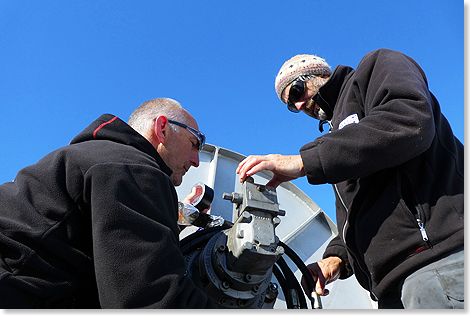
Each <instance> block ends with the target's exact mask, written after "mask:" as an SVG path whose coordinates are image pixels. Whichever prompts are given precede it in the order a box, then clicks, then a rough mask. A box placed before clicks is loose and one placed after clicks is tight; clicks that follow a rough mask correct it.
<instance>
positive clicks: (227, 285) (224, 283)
mask: <svg viewBox="0 0 470 315" xmlns="http://www.w3.org/2000/svg"><path fill="white" fill-rule="evenodd" d="M228 288H230V283H228V281H224V282H222V289H228Z"/></svg>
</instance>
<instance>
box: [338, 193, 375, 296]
mask: <svg viewBox="0 0 470 315" xmlns="http://www.w3.org/2000/svg"><path fill="white" fill-rule="evenodd" d="M333 186H334V187H335V190H336V193H337V194H338V197H339V200H340V201H341V204H342V205H343V207H344V209H345V210H346V220H345V221H344V225H343V243H344V246H345V247H346V250H347V251H348V253H350V254H351V256H353V257H354V259H355V260H356V261H357V265H358V266H359V269H361V271H362V273H363V274H364V275H365V276H366V278H367V281H368V282H369V292H370V294H371V295H373V297H374V298H375V300H376V301H378V300H379V299H378V298H377V296H376V295H375V293H374V292H372V279H371V278H370V277H369V274H368V273H367V272H366V271H365V270H364V269H363V268H362V266H361V264H360V261H359V260H358V259H357V257H356V255H355V254H354V252H353V251H352V250H351V249H349V248H348V244H346V225H348V213H349V209H348V207H346V204H345V203H344V201H343V198H342V197H341V195H340V193H339V189H338V186H337V185H336V184H333Z"/></svg>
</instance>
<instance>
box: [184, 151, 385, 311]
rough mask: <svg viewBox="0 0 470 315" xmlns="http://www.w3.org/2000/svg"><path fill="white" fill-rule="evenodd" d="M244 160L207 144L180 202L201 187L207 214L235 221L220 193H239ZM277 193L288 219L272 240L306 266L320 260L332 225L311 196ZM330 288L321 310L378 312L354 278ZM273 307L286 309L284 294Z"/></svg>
mask: <svg viewBox="0 0 470 315" xmlns="http://www.w3.org/2000/svg"><path fill="white" fill-rule="evenodd" d="M244 158H245V156H243V155H241V154H238V153H236V152H233V151H230V150H227V149H224V148H221V147H217V146H214V145H211V144H206V145H205V146H204V148H203V150H202V152H200V154H199V159H200V165H199V167H198V168H191V169H190V170H189V172H188V173H187V174H186V175H185V176H184V180H183V183H182V184H181V185H180V186H178V187H177V192H178V197H179V200H182V199H183V198H184V197H185V196H187V195H188V194H189V193H190V191H191V188H192V186H194V185H195V184H196V183H199V182H201V183H204V184H206V185H207V186H209V187H211V188H212V189H213V190H214V200H213V202H212V206H211V209H210V213H211V214H214V215H220V216H222V217H223V218H224V219H225V220H227V221H232V222H233V221H234V218H232V212H233V204H232V203H231V202H230V201H228V200H224V199H223V198H222V196H223V194H224V193H232V192H239V190H240V188H241V183H240V182H239V178H238V175H237V174H236V173H235V170H236V169H237V166H238V164H239V163H240V162H241V161H242V160H243V159H244ZM271 177H272V173H271V172H269V171H264V172H260V173H258V174H256V175H254V176H253V178H254V181H255V183H257V184H262V185H264V184H266V183H267V182H268V180H269V179H270V178H271ZM276 192H277V198H278V203H279V209H282V210H285V211H286V215H285V216H282V217H280V219H281V223H280V224H279V225H278V226H277V228H276V235H277V236H278V237H279V239H280V240H281V241H282V242H283V243H285V244H287V245H288V246H289V247H290V248H292V249H293V250H294V251H295V252H296V253H297V255H298V256H300V258H301V259H302V260H303V261H304V263H305V264H309V263H313V262H316V261H318V260H321V258H322V254H323V251H324V250H325V247H326V246H327V245H328V243H329V242H330V240H331V239H332V238H334V237H335V236H336V235H337V233H338V230H337V227H336V225H335V224H334V222H333V221H332V220H331V219H330V218H329V217H328V216H327V215H326V214H325V213H324V212H323V210H322V209H320V207H319V206H318V205H317V204H316V203H315V202H314V201H313V200H312V199H310V197H308V196H307V195H306V194H305V193H304V192H303V191H301V190H300V189H299V188H298V187H297V186H295V185H294V184H292V183H290V182H288V183H284V184H282V185H281V186H279V187H278V188H277V189H276ZM193 231H195V228H194V227H188V228H186V229H185V230H184V231H183V232H182V234H181V237H184V236H186V235H187V234H188V233H191V232H193ZM285 260H286V262H287V263H288V265H289V267H290V268H291V270H292V271H293V272H294V274H295V276H296V277H297V279H298V281H299V283H300V279H301V277H302V275H301V273H300V271H299V270H298V269H297V267H296V266H295V264H293V263H292V262H291V261H290V259H289V258H288V257H286V258H285ZM273 282H275V278H273ZM328 289H329V290H330V294H329V295H328V296H326V297H321V304H322V308H324V309H373V308H377V305H376V303H375V302H373V301H372V300H371V299H370V298H369V293H368V292H367V291H365V290H364V289H363V288H362V287H361V286H360V285H359V284H358V283H357V281H356V279H355V278H354V276H353V277H350V278H349V279H347V280H337V281H335V282H333V283H332V284H329V285H328ZM307 301H308V299H307ZM274 307H275V308H284V309H285V308H286V304H285V301H284V296H283V295H282V290H280V293H279V297H278V299H277V301H276V304H275V305H274ZM309 307H310V304H309Z"/></svg>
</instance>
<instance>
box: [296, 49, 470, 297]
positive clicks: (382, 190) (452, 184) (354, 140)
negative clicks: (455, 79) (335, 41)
mask: <svg viewBox="0 0 470 315" xmlns="http://www.w3.org/2000/svg"><path fill="white" fill-rule="evenodd" d="M314 100H315V101H316V102H317V103H318V104H319V106H320V107H322V108H324V109H325V110H326V111H327V112H329V113H332V119H331V121H330V123H331V127H332V129H331V132H330V133H328V134H325V135H323V136H321V137H319V138H317V139H316V140H315V141H314V142H312V143H309V144H307V145H305V146H304V147H302V148H301V149H300V154H301V157H302V160H303V163H304V165H305V171H306V174H307V178H308V180H309V182H310V183H311V184H324V183H331V184H334V185H333V186H334V190H335V194H336V218H337V223H338V230H339V235H338V236H337V237H336V238H335V239H333V240H332V241H331V242H330V244H329V246H328V247H327V249H326V251H325V253H324V257H328V256H339V257H341V258H342V259H343V260H344V261H345V263H346V264H345V265H346V269H345V270H344V272H343V273H342V275H341V278H347V277H349V276H350V275H351V274H352V273H353V272H354V274H355V276H356V277H357V279H358V281H359V283H360V284H361V285H362V286H363V287H364V288H365V289H367V290H369V291H370V292H371V295H372V296H373V298H378V299H380V297H383V296H384V295H385V294H387V293H388V292H391V291H394V290H396V284H397V282H398V281H399V280H402V279H404V278H405V277H406V276H407V275H409V274H410V273H412V272H413V271H415V270H417V269H419V268H420V267H423V266H424V265H426V264H428V263H430V262H432V261H435V260H437V259H439V258H440V257H442V256H443V255H445V254H447V253H449V252H451V251H452V250H455V249H456V248H459V247H462V246H463V243H464V208H463V203H464V202H463V200H464V199H463V188H464V180H463V169H464V150H463V145H462V143H461V142H459V141H458V140H457V139H456V138H455V137H454V135H453V133H452V130H451V127H450V125H449V123H448V122H447V120H446V119H445V117H444V116H443V115H442V114H441V111H440V107H439V103H438V101H437V100H436V98H435V97H434V96H433V95H432V94H431V92H430V91H429V89H428V84H427V79H426V77H425V74H424V72H423V71H422V69H421V68H420V67H419V65H418V64H417V63H416V62H415V61H414V60H413V59H411V58H409V57H408V56H406V55H404V54H402V53H399V52H396V51H392V50H387V49H380V50H377V51H373V52H371V53H369V54H367V55H366V56H365V57H364V58H363V60H361V62H360V64H359V65H358V67H357V69H356V70H354V69H352V68H350V67H346V66H341V65H340V66H338V67H337V68H336V69H335V70H334V72H333V74H332V76H331V78H330V79H329V80H328V81H327V83H326V84H325V85H324V86H323V87H321V88H320V90H319V92H318V93H317V95H315V98H314Z"/></svg>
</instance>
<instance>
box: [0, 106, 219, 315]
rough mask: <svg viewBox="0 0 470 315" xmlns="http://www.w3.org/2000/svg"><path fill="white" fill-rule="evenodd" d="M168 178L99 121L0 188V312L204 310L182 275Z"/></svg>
mask: <svg viewBox="0 0 470 315" xmlns="http://www.w3.org/2000/svg"><path fill="white" fill-rule="evenodd" d="M170 174H171V170H170V169H169V168H168V166H167V165H166V164H165V163H164V162H163V160H162V159H161V157H160V156H159V154H158V153H157V151H156V150H155V149H154V147H153V146H152V145H151V144H150V142H148V141H147V140H146V139H145V138H143V137H142V136H141V135H140V134H138V133H137V132H135V131H134V129H132V128H131V127H130V126H128V125H127V124H126V123H124V122H123V121H121V120H120V119H119V118H117V117H114V116H112V115H103V116H101V117H100V118H99V119H97V120H96V121H95V122H93V123H92V124H91V125H90V126H89V127H88V128H86V129H85V130H84V131H83V132H82V133H80V134H79V135H78V136H77V137H76V138H75V139H73V140H72V142H71V143H70V145H68V146H66V147H64V148H61V149H59V150H56V151H54V152H52V153H50V154H48V155H47V156H45V157H44V158H43V159H41V160H40V161H39V162H38V163H37V164H35V165H32V166H29V167H26V168H24V169H22V170H21V171H20V172H18V175H17V177H16V179H15V180H14V181H13V182H10V183H5V184H3V185H1V186H0V249H1V250H0V258H1V260H0V308H2V309H3V308H100V307H102V308H205V307H214V304H213V302H212V301H210V300H209V299H208V297H207V296H206V295H205V294H204V293H203V292H202V291H200V290H199V289H197V288H196V287H195V285H194V284H193V282H192V280H191V279H189V278H188V277H186V276H185V263H184V260H183V256H182V254H181V252H180V250H179V240H178V228H177V224H176V221H177V213H178V212H177V194H176V190H175V188H174V186H173V184H172V183H171V181H170V179H169V175H170Z"/></svg>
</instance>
